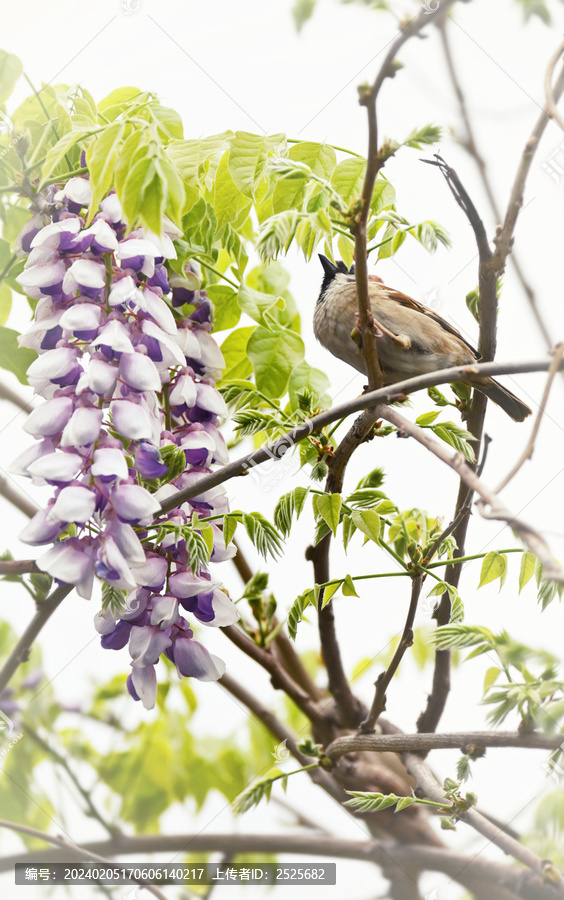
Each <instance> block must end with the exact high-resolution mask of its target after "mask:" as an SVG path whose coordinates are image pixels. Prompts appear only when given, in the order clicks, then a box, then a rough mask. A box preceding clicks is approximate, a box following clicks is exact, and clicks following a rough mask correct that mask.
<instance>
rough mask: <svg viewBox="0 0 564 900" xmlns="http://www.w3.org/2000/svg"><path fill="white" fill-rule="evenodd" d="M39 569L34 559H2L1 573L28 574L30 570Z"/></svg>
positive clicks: (0, 563) (36, 570)
mask: <svg viewBox="0 0 564 900" xmlns="http://www.w3.org/2000/svg"><path fill="white" fill-rule="evenodd" d="M39 571H40V569H38V568H37V565H36V562H35V560H34V559H2V560H0V575H27V574H28V573H30V572H39Z"/></svg>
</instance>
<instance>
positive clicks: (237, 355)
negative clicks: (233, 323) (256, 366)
mask: <svg viewBox="0 0 564 900" xmlns="http://www.w3.org/2000/svg"><path fill="white" fill-rule="evenodd" d="M254 331H255V326H251V327H250V328H237V330H236V331H233V332H232V333H231V334H230V335H229V336H228V337H226V338H225V340H224V342H223V344H222V345H221V347H220V350H221V352H222V354H223V358H224V360H225V372H224V373H223V379H222V380H223V382H227V381H232V380H233V379H234V378H246V377H247V375H250V374H251V372H252V371H253V366H252V363H251V361H250V360H249V357H248V355H247V345H248V343H249V339H250V337H251V335H252V334H253V332H254Z"/></svg>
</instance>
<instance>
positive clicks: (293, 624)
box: [288, 588, 315, 641]
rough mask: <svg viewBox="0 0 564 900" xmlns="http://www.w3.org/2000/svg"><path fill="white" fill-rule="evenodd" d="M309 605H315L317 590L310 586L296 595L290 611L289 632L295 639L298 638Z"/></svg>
mask: <svg viewBox="0 0 564 900" xmlns="http://www.w3.org/2000/svg"><path fill="white" fill-rule="evenodd" d="M308 606H315V592H314V591H313V590H312V589H311V588H310V589H309V590H307V591H304V592H303V594H300V595H299V597H296V599H295V600H294V602H293V603H292V606H291V607H290V610H289V612H288V634H289V635H290V637H291V638H292V640H293V641H295V640H296V635H297V633H298V625H299V624H300V622H301V621H302V619H303V617H304V612H305V610H306V609H307V607H308Z"/></svg>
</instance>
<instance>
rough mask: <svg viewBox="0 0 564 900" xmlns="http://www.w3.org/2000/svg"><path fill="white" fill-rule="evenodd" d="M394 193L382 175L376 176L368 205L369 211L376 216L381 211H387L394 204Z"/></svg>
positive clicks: (393, 189)
mask: <svg viewBox="0 0 564 900" xmlns="http://www.w3.org/2000/svg"><path fill="white" fill-rule="evenodd" d="M395 199H396V191H395V188H394V187H393V186H392V185H391V184H390V182H389V181H388V179H387V178H385V177H384V176H383V175H382V174H379V175H378V178H377V179H376V184H375V185H374V190H373V192H372V200H371V203H370V211H371V212H372V213H373V214H374V215H378V213H379V212H381V211H382V210H383V209H387V208H388V207H389V206H392V204H393V203H394V202H395Z"/></svg>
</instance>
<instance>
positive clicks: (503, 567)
mask: <svg viewBox="0 0 564 900" xmlns="http://www.w3.org/2000/svg"><path fill="white" fill-rule="evenodd" d="M506 572H507V556H506V555H505V554H504V553H498V552H497V551H496V550H490V552H489V553H488V554H486V556H485V557H484V561H483V563H482V571H481V572H480V583H479V585H478V587H479V588H481V587H482V586H483V585H484V584H488V583H489V582H490V581H495V579H496V578H499V579H500V581H501V582H502V581H503V579H504V577H505V574H506ZM500 587H501V584H500Z"/></svg>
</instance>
